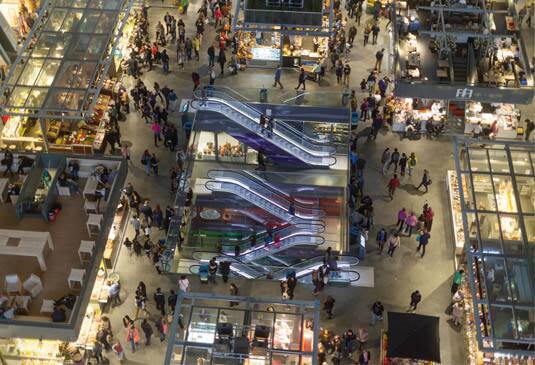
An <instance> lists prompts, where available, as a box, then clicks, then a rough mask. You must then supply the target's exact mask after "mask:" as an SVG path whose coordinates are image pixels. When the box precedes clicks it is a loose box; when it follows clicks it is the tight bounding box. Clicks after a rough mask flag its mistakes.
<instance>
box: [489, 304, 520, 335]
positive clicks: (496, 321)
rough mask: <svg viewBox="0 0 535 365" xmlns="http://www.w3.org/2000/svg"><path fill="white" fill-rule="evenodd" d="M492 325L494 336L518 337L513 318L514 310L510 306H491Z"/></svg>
mask: <svg viewBox="0 0 535 365" xmlns="http://www.w3.org/2000/svg"><path fill="white" fill-rule="evenodd" d="M491 315H492V327H493V329H494V336H495V337H498V338H508V339H509V338H510V339H513V338H515V337H516V335H515V334H516V326H515V323H514V319H513V310H512V309H511V308H508V307H497V306H494V305H493V306H491Z"/></svg>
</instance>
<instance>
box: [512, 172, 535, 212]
mask: <svg viewBox="0 0 535 365" xmlns="http://www.w3.org/2000/svg"><path fill="white" fill-rule="evenodd" d="M516 188H517V190H518V193H519V195H520V196H519V198H520V209H521V210H522V212H523V213H535V179H533V177H522V176H516Z"/></svg>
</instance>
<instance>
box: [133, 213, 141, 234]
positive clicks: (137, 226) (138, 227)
mask: <svg viewBox="0 0 535 365" xmlns="http://www.w3.org/2000/svg"><path fill="white" fill-rule="evenodd" d="M130 223H131V224H132V227H133V228H134V231H135V232H136V235H135V237H134V239H136V238H137V236H139V231H140V230H141V221H140V220H139V218H138V216H137V215H134V216H133V217H132V219H131V220H130Z"/></svg>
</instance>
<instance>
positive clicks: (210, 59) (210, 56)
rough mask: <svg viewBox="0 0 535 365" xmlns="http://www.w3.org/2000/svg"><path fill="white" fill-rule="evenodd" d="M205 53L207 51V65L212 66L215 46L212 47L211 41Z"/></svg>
mask: <svg viewBox="0 0 535 365" xmlns="http://www.w3.org/2000/svg"><path fill="white" fill-rule="evenodd" d="M207 53H208V67H214V64H215V47H214V44H213V43H212V44H211V45H210V47H208V50H207Z"/></svg>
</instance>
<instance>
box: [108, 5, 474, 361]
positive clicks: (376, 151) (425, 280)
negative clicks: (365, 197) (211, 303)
mask: <svg viewBox="0 0 535 365" xmlns="http://www.w3.org/2000/svg"><path fill="white" fill-rule="evenodd" d="M148 3H151V7H150V9H149V17H150V23H151V29H152V30H153V31H152V33H151V36H152V37H154V27H155V25H156V24H157V21H158V20H162V19H163V16H164V14H165V12H166V11H170V12H172V13H173V14H174V15H175V17H177V16H178V14H177V11H176V10H175V9H176V8H175V7H170V6H169V4H170V3H171V1H170V0H165V1H164V2H163V5H162V1H161V0H153V1H152V2H148ZM199 3H200V0H196V1H193V2H192V3H191V5H190V9H189V14H190V15H189V17H188V18H184V17H182V18H183V19H184V21H185V23H186V30H187V33H188V35H189V34H192V32H193V31H194V29H195V28H194V25H193V24H194V22H195V20H196V11H197V9H198V7H199ZM364 17H367V16H366V15H365V16H364ZM364 17H363V20H364ZM385 25H386V21H383V22H382V26H381V32H380V35H379V42H378V45H376V46H368V47H366V49H362V31H363V28H362V26H361V27H360V28H359V30H358V34H357V37H356V40H355V49H354V50H353V51H352V53H351V59H352V61H351V66H352V70H353V71H352V76H351V86H352V88H353V89H355V90H360V88H359V83H360V80H361V79H362V78H364V77H367V75H368V73H369V71H370V69H371V67H372V66H373V63H374V60H375V56H374V55H375V52H376V51H377V50H378V49H379V47H382V45H388V44H389V42H388V37H387V36H388V33H387V32H386V31H385ZM213 36H214V33H213V28H212V27H210V26H207V32H206V33H205V40H204V41H203V45H202V49H201V57H202V58H201V62H200V63H197V62H195V61H192V62H189V63H188V64H187V65H186V68H185V69H184V70H181V71H177V66H176V58H175V49H174V46H169V47H168V52H169V54H170V56H171V73H170V74H169V75H164V74H163V72H162V70H161V66H157V67H156V70H155V71H151V72H149V73H145V74H144V75H143V80H144V82H145V84H146V85H147V86H148V87H149V88H151V87H152V84H153V82H154V81H158V82H159V83H160V86H164V85H168V86H169V87H170V88H173V89H175V91H176V92H177V94H178V97H179V100H180V99H182V98H188V97H190V96H191V89H192V82H191V77H190V76H191V72H192V71H193V70H197V69H198V66H200V65H204V68H203V69H206V66H205V65H206V64H207V60H206V49H207V47H208V45H207V44H208V42H207V41H206V39H213ZM227 58H230V55H227ZM385 59H386V57H385ZM383 62H385V61H383ZM201 76H204V79H203V82H204V81H205V80H206V74H205V73H204V74H202V73H201ZM272 80H273V70H264V69H248V70H246V71H244V72H239V74H238V75H236V76H226V77H225V78H223V79H219V78H218V79H217V80H216V85H227V86H231V87H233V88H241V87H245V88H248V87H255V88H259V87H264V86H265V87H268V89H269V90H274V89H271V85H272ZM296 80H297V72H295V71H293V70H284V72H283V78H282V83H283V84H284V85H285V88H286V89H288V90H289V91H290V92H293V87H295V85H296V84H297V81H296ZM333 80H334V81H333ZM335 80H336V78H335V77H334V74H333V73H330V74H329V75H328V77H326V78H325V82H324V83H323V85H324V86H322V87H321V88H320V87H318V86H317V85H316V84H315V83H312V82H308V83H307V90H310V91H315V90H340V88H339V87H337V86H336V81H335ZM127 85H128V86H131V85H132V80H131V79H128V80H127ZM361 99H362V97H361V96H359V101H360V100H361ZM170 120H171V121H172V122H173V123H176V124H177V126H180V121H179V116H178V115H176V114H171V115H170ZM369 123H370V122H368V123H365V124H363V125H362V126H361V127H360V128H366V127H369ZM121 132H122V138H123V139H124V140H128V141H131V142H132V144H133V146H132V148H131V153H132V165H131V166H130V173H129V176H128V179H127V181H130V182H132V183H133V184H134V186H135V188H136V189H137V190H138V191H139V193H140V194H141V195H142V196H143V197H147V198H150V201H151V204H153V205H154V204H156V203H159V204H160V205H161V206H162V207H165V206H166V205H167V204H169V203H171V202H172V196H171V194H170V193H169V181H168V173H167V171H168V169H169V168H170V167H171V166H172V165H173V163H174V154H173V153H171V152H169V151H166V150H164V149H163V147H159V148H157V149H155V148H154V147H153V140H152V133H151V131H150V128H149V126H148V125H146V124H145V123H144V122H143V121H142V120H141V119H140V117H139V116H138V115H137V114H136V113H133V112H132V113H130V115H129V116H128V118H127V121H126V122H124V123H122V124H121ZM398 139H399V137H398V136H397V135H393V134H390V133H389V134H388V135H379V137H378V139H377V141H375V142H369V143H364V140H361V141H362V144H361V145H360V148H359V149H360V151H359V152H361V153H362V154H363V155H364V156H365V158H366V160H367V161H368V163H367V168H366V174H365V179H366V180H365V193H366V194H370V195H371V196H372V198H373V199H374V205H375V212H376V214H375V222H376V227H375V228H374V229H373V230H372V231H371V232H370V237H372V239H371V240H370V242H369V248H368V254H367V257H366V259H365V260H364V262H363V263H362V265H363V266H371V267H373V268H374V270H375V287H374V288H362V287H351V288H331V287H329V288H327V289H326V290H325V291H324V292H323V293H322V294H321V295H320V296H319V299H320V300H321V301H323V300H324V298H325V296H326V295H332V296H334V297H335V298H336V300H337V302H336V306H335V310H334V313H335V316H334V319H332V320H327V319H326V317H325V316H324V314H322V320H321V326H325V327H327V328H330V329H333V330H334V331H335V332H336V333H339V334H341V333H342V332H343V331H345V330H346V329H347V328H348V327H351V328H353V329H354V330H356V329H357V328H359V327H368V324H369V321H370V306H371V304H372V303H373V302H374V301H375V300H381V301H382V302H383V303H384V305H385V307H386V310H393V311H404V310H405V308H406V306H407V305H408V302H409V296H410V293H411V292H412V291H413V290H414V289H419V290H420V291H421V292H422V295H423V300H422V303H421V306H420V307H419V310H418V313H421V314H430V315H436V316H440V317H441V322H440V336H441V354H442V364H446V365H458V364H463V363H464V362H465V361H464V358H465V348H464V344H463V334H462V333H459V332H457V331H455V330H453V329H451V328H450V326H449V325H448V324H447V323H446V316H445V315H444V310H445V308H446V306H447V304H448V303H449V287H450V281H451V276H452V273H453V248H452V239H451V228H450V217H449V213H448V210H449V208H448V203H447V202H448V200H447V196H446V190H445V185H444V180H445V171H446V169H447V168H448V167H451V166H452V165H453V160H452V159H451V158H449V155H450V153H451V149H452V144H451V142H450V141H440V142H437V141H403V142H400V141H398ZM181 141H182V143H183V139H182V140H181ZM386 146H390V147H391V148H393V147H398V148H400V150H401V151H403V152H415V153H416V154H417V156H418V157H419V160H420V163H419V166H418V167H417V170H416V173H415V177H414V178H413V179H414V180H413V181H410V180H408V179H407V180H406V181H403V182H402V188H401V189H400V190H399V191H398V192H397V194H396V197H395V199H394V201H393V202H390V201H388V199H386V190H385V189H383V187H384V186H385V185H386V182H387V180H386V178H385V177H383V176H382V175H381V174H380V172H379V165H380V156H381V153H382V151H383V149H384V148H385V147H386ZM145 149H149V151H153V150H154V151H155V152H156V153H157V155H158V157H159V158H160V160H161V165H160V171H161V175H160V176H158V177H147V176H146V175H145V173H144V169H143V168H142V166H141V165H140V163H139V161H140V156H141V154H142V152H143V151H144V150H145ZM436 151H440V153H433V152H436ZM427 159H428V160H427ZM423 168H427V169H430V171H431V176H432V178H433V181H434V182H433V185H432V186H431V189H430V193H429V194H428V195H425V196H421V195H420V194H416V193H414V191H413V189H412V188H411V187H410V183H411V182H413V183H419V181H418V179H419V177H420V174H421V171H422V169H423ZM372 187H376V189H378V190H377V191H371V190H370V189H372ZM426 201H427V202H429V204H430V205H431V206H432V207H433V209H434V210H435V212H436V217H435V223H434V227H433V231H432V232H431V234H432V238H431V241H430V244H429V246H428V252H427V254H426V256H425V257H424V258H423V259H420V258H419V256H416V255H415V253H414V250H415V248H416V241H415V240H414V236H413V238H410V239H409V238H403V239H402V243H401V248H400V249H399V250H398V251H397V252H396V254H395V256H394V258H390V257H386V256H385V255H383V256H378V255H377V250H376V247H375V245H374V241H375V240H374V239H373V238H374V237H375V232H376V228H377V227H381V226H382V225H388V224H393V223H395V218H396V212H397V210H398V209H399V208H400V207H401V206H404V207H406V208H407V209H414V210H416V211H418V212H419V211H420V209H421V206H422V205H423V204H424V202H426ZM127 236H128V237H132V236H133V232H132V229H131V227H130V226H129V227H128V232H127ZM153 236H154V237H153V239H154V240H156V239H157V238H158V236H161V237H163V236H164V232H163V231H161V232H155V233H153ZM116 271H117V272H118V273H119V274H120V277H121V283H122V287H123V290H122V292H121V298H122V299H123V301H124V303H123V304H122V305H120V306H118V307H116V308H113V309H112V310H111V312H110V313H109V316H110V318H111V320H112V326H113V330H114V334H115V336H116V338H118V339H120V340H121V341H122V343H123V345H124V347H125V349H126V357H127V358H128V363H131V364H136V363H139V364H162V363H163V357H164V355H165V348H166V346H167V341H166V342H164V343H163V344H160V343H159V340H158V339H153V344H152V345H150V346H149V347H144V346H141V348H140V349H139V350H138V351H137V352H136V353H135V354H132V353H131V352H130V349H129V346H128V344H127V343H126V341H125V331H124V329H123V327H122V323H121V319H122V317H123V316H124V315H126V314H128V315H130V316H133V315H134V313H135V307H134V292H135V288H136V286H137V284H138V282H139V281H140V280H142V281H144V282H145V284H146V286H147V290H148V297H149V303H148V309H149V312H150V315H151V318H152V317H154V316H157V311H156V309H155V307H154V301H153V300H152V295H153V293H154V290H155V288H156V287H161V288H162V289H163V291H164V292H165V293H166V295H167V294H168V293H169V290H170V289H176V282H177V278H176V277H175V276H173V275H170V276H168V275H158V274H157V273H156V271H155V269H154V267H153V266H152V265H151V264H150V262H149V260H148V259H147V258H146V257H140V258H136V257H134V256H131V255H129V253H128V252H127V251H126V249H125V248H124V247H123V248H122V252H121V253H120V257H119V260H118V263H117V266H116ZM190 282H191V284H192V291H203V292H213V293H222V294H227V293H228V288H227V287H225V286H224V285H223V284H222V283H219V284H218V285H216V286H212V285H210V286H208V285H201V284H199V281H198V278H196V277H191V278H190ZM235 282H236V283H237V285H238V286H239V288H240V294H241V295H252V296H263V297H277V298H278V297H279V295H280V294H279V293H280V291H279V284H278V283H277V282H270V281H260V282H254V283H253V282H250V281H249V282H248V281H245V280H235ZM394 288H395V290H393V289H394ZM311 292H312V288H309V287H304V286H302V285H299V286H298V287H297V289H296V298H298V299H307V300H313V299H314V297H313V296H312V293H311ZM136 324H138V325H139V321H138V322H136ZM383 325H386V324H384V323H378V324H377V325H376V326H375V327H374V328H373V329H370V341H369V349H370V351H371V353H372V357H373V361H372V364H378V356H379V344H380V342H379V338H380V330H381V327H382V326H383ZM142 337H143V336H142ZM105 356H106V357H108V358H110V359H111V360H112V362H111V363H112V364H117V363H118V361H117V358H116V357H115V355H114V354H113V353H111V352H109V353H106V354H105Z"/></svg>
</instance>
